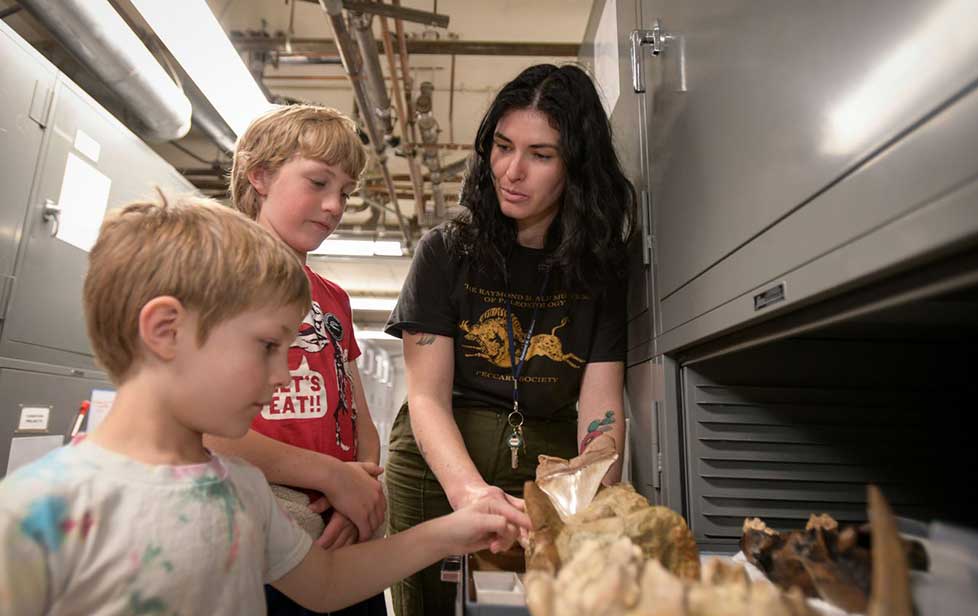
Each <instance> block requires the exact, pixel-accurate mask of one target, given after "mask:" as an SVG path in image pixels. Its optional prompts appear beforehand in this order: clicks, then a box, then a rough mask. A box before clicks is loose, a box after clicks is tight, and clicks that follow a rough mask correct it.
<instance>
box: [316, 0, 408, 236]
mask: <svg viewBox="0 0 978 616" xmlns="http://www.w3.org/2000/svg"><path fill="white" fill-rule="evenodd" d="M319 7H320V8H321V9H322V10H323V12H324V13H325V14H326V17H327V19H328V20H329V25H330V27H331V28H332V29H333V36H334V37H335V38H336V47H337V49H338V51H339V52H340V60H342V61H343V68H344V69H345V70H346V74H347V75H348V76H349V77H350V85H351V86H352V87H353V95H354V96H355V97H356V101H357V105H358V106H359V107H360V109H362V110H369V109H370V108H371V107H370V102H369V99H368V97H367V92H366V89H365V88H364V86H363V80H362V79H361V78H360V68H359V64H358V62H357V58H358V56H357V52H356V50H355V49H354V47H353V39H351V38H350V31H349V30H348V29H347V27H346V22H345V21H344V20H343V3H342V1H341V0H319ZM375 47H376V45H375ZM363 123H364V125H365V126H366V128H367V137H368V138H369V139H370V144H371V145H372V146H373V155H374V157H375V158H376V159H377V163H378V166H379V167H380V172H381V174H382V175H383V177H384V184H385V185H386V186H387V194H388V195H389V198H390V200H391V205H392V206H393V213H394V215H395V216H396V217H397V226H398V227H399V228H400V230H401V235H402V236H403V237H404V246H405V248H407V250H408V252H410V251H411V250H412V242H411V234H410V233H409V231H408V228H407V224H406V223H405V220H404V215H403V214H402V213H401V208H400V206H399V205H398V202H397V189H396V188H395V187H394V180H393V178H391V173H390V170H389V169H388V168H387V154H386V144H385V142H384V140H383V139H382V138H381V132H380V128H379V127H378V126H377V122H376V118H375V116H374V115H373V114H371V113H364V114H363ZM384 211H388V210H387V208H384Z"/></svg>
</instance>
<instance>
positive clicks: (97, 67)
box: [18, 0, 192, 141]
mask: <svg viewBox="0 0 978 616" xmlns="http://www.w3.org/2000/svg"><path fill="white" fill-rule="evenodd" d="M18 1H19V2H20V4H21V5H23V6H24V8H26V9H27V10H28V11H29V12H30V13H31V14H32V15H33V16H34V17H36V18H37V19H38V21H40V22H41V23H42V24H44V26H45V27H46V28H47V29H48V30H50V31H51V32H52V33H53V34H54V35H55V36H56V37H57V38H58V40H59V41H60V42H61V44H62V45H64V46H65V47H66V48H67V49H68V50H69V51H71V52H72V53H73V54H74V55H75V56H77V57H78V59H79V60H80V61H81V62H82V63H83V64H84V65H85V66H86V67H87V68H88V69H89V70H91V71H92V72H93V73H94V74H95V75H97V76H98V77H99V79H101V80H102V81H103V82H104V83H105V84H106V85H107V86H109V88H110V89H111V90H112V91H113V92H114V93H115V94H116V95H118V96H119V97H120V98H121V99H122V100H123V102H124V103H125V104H126V106H127V107H128V108H129V109H130V110H132V112H133V114H134V115H135V116H136V118H138V120H139V123H140V124H141V126H140V127H139V133H140V134H141V135H142V136H143V137H144V138H145V139H147V140H150V141H172V140H175V139H180V138H181V137H183V136H184V135H186V134H187V132H188V131H189V130H190V118H191V114H192V110H191V104H190V100H188V99H187V97H186V95H184V93H183V92H182V91H181V90H180V88H178V87H177V85H176V84H174V83H173V81H172V80H171V79H170V77H169V76H167V74H166V72H165V71H164V70H163V67H162V66H160V64H159V62H157V61H156V58H154V57H153V54H151V53H150V52H149V50H148V49H146V46H145V45H143V43H142V41H140V40H139V37H137V36H136V33H135V32H133V31H132V29H131V28H130V27H129V26H128V25H127V24H126V22H125V21H124V20H123V19H122V17H120V16H119V14H118V13H116V11H115V9H113V8H112V7H111V6H110V5H109V3H108V2H105V1H104V0H18Z"/></svg>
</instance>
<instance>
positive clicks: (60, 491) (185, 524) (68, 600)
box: [0, 441, 312, 616]
mask: <svg viewBox="0 0 978 616" xmlns="http://www.w3.org/2000/svg"><path fill="white" fill-rule="evenodd" d="M0 541H2V544H0V614H17V615H18V616H26V615H30V614H55V615H57V614H86V615H88V614H166V615H167V616H170V615H174V614H182V615H185V616H189V615H191V614H208V615H210V614H264V613H265V598H264V594H263V584H264V583H266V582H272V581H274V580H277V579H279V578H280V577H282V576H283V575H285V574H286V573H288V572H289V571H290V570H291V569H292V568H293V567H295V566H296V565H298V564H299V562H300V561H301V560H302V559H303V557H305V555H306V553H307V552H308V550H309V548H310V547H311V543H312V542H311V539H310V538H309V536H308V535H307V534H306V533H305V532H303V531H302V530H301V529H300V528H299V527H298V526H297V525H296V524H295V523H294V522H293V521H292V520H291V518H289V516H288V515H287V514H286V513H285V512H283V511H282V510H281V509H280V508H279V507H278V505H277V503H276V502H275V498H274V497H273V496H272V493H271V491H270V490H269V487H268V483H267V482H266V481H265V477H264V476H263V475H262V474H261V471H259V470H258V469H257V468H255V467H253V466H250V465H248V464H246V463H244V462H242V461H240V460H237V459H233V458H231V459H228V458H222V457H220V456H213V457H212V458H211V460H210V461H209V462H207V463H204V464H196V465H189V466H150V465H146V464H142V463H139V462H136V461H135V460H132V459H130V458H127V457H125V456H122V455H119V454H116V453H113V452H110V451H107V450H105V449H102V448H101V447H99V446H97V445H95V444H94V443H91V442H88V441H82V442H80V443H78V444H76V445H72V446H68V447H62V448H61V449H58V450H56V451H53V452H51V453H50V454H48V455H47V456H45V457H43V458H41V459H40V460H38V461H36V462H34V463H33V464H30V465H28V466H25V467H23V468H20V469H18V470H17V471H16V472H14V473H13V474H11V475H10V476H8V477H7V478H6V479H4V480H3V482H0Z"/></svg>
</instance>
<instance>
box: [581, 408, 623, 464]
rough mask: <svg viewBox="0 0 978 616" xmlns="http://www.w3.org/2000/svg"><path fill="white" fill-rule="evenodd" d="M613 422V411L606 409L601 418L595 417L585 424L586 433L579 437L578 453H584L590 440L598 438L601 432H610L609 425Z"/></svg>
mask: <svg viewBox="0 0 978 616" xmlns="http://www.w3.org/2000/svg"><path fill="white" fill-rule="evenodd" d="M613 423H615V412H614V411H611V410H608V411H605V413H604V418H603V419H595V420H594V421H592V422H591V423H589V424H588V425H587V434H585V435H584V438H583V439H581V448H580V450H578V453H584V450H585V449H587V446H588V445H590V444H591V441H593V440H594V439H596V438H598V437H599V436H600V435H601V433H603V432H610V431H611V425H612V424H613Z"/></svg>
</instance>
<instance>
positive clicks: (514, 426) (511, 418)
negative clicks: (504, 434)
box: [506, 410, 523, 430]
mask: <svg viewBox="0 0 978 616" xmlns="http://www.w3.org/2000/svg"><path fill="white" fill-rule="evenodd" d="M514 415H518V416H519V423H516V422H514V421H513V416H514ZM506 421H507V422H508V423H509V427H510V428H513V429H514V430H516V429H517V428H521V427H523V413H521V412H519V411H517V410H513V411H510V413H509V416H508V417H507V418H506Z"/></svg>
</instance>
